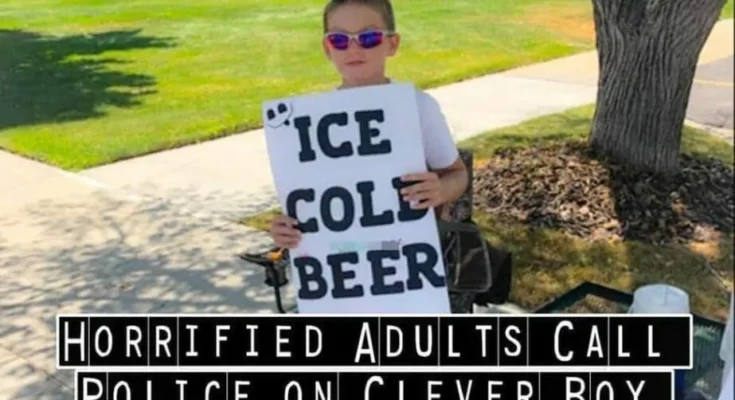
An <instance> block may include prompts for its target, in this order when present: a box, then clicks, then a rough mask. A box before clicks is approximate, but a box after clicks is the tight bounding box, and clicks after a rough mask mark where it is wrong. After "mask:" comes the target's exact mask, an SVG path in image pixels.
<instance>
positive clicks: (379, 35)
mask: <svg viewBox="0 0 735 400" xmlns="http://www.w3.org/2000/svg"><path fill="white" fill-rule="evenodd" d="M358 40H359V41H360V46H362V47H363V48H365V49H371V48H373V47H375V46H379V45H380V44H381V43H383V32H380V31H368V32H363V33H361V34H360V36H359V37H358Z"/></svg>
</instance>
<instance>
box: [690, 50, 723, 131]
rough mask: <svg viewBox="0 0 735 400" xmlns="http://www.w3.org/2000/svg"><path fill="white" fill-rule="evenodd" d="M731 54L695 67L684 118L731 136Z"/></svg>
mask: <svg viewBox="0 0 735 400" xmlns="http://www.w3.org/2000/svg"><path fill="white" fill-rule="evenodd" d="M734 62H735V59H733V56H729V57H724V58H721V59H719V60H715V61H712V62H709V63H706V64H703V65H700V66H699V68H697V74H696V76H695V78H694V85H693V86H692V94H691V98H690V100H689V110H688V113H687V118H688V119H690V120H691V121H694V122H696V123H698V124H702V125H705V126H706V127H707V128H705V129H709V130H710V131H711V132H712V133H714V134H717V135H720V136H722V137H724V138H725V139H728V140H730V142H732V140H733V136H732V133H733V107H735V104H734V103H733V89H735V88H733V63H734Z"/></svg>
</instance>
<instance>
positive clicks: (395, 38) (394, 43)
mask: <svg viewBox="0 0 735 400" xmlns="http://www.w3.org/2000/svg"><path fill="white" fill-rule="evenodd" d="M389 43H390V49H389V51H388V55H389V56H394V55H395V54H396V52H397V51H398V47H400V44H401V35H399V34H398V33H394V34H393V35H392V36H391V37H390V40H389Z"/></svg>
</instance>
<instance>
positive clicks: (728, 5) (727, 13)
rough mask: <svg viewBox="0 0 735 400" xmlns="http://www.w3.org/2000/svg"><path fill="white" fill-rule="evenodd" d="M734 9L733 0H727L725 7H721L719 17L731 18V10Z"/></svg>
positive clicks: (734, 3)
mask: <svg viewBox="0 0 735 400" xmlns="http://www.w3.org/2000/svg"><path fill="white" fill-rule="evenodd" d="M734 11H735V2H733V0H727V3H725V8H723V9H722V15H721V16H720V19H727V18H732V15H733V12H734Z"/></svg>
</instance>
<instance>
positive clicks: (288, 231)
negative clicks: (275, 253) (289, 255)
mask: <svg viewBox="0 0 735 400" xmlns="http://www.w3.org/2000/svg"><path fill="white" fill-rule="evenodd" d="M297 225H298V221H296V220H295V219H293V218H291V217H289V216H286V215H278V216H276V217H275V218H273V221H272V222H271V237H273V241H274V242H276V246H278V247H283V248H287V249H293V248H295V247H296V246H298V244H299V242H300V241H301V232H300V231H299V230H298V229H296V226H297Z"/></svg>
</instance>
